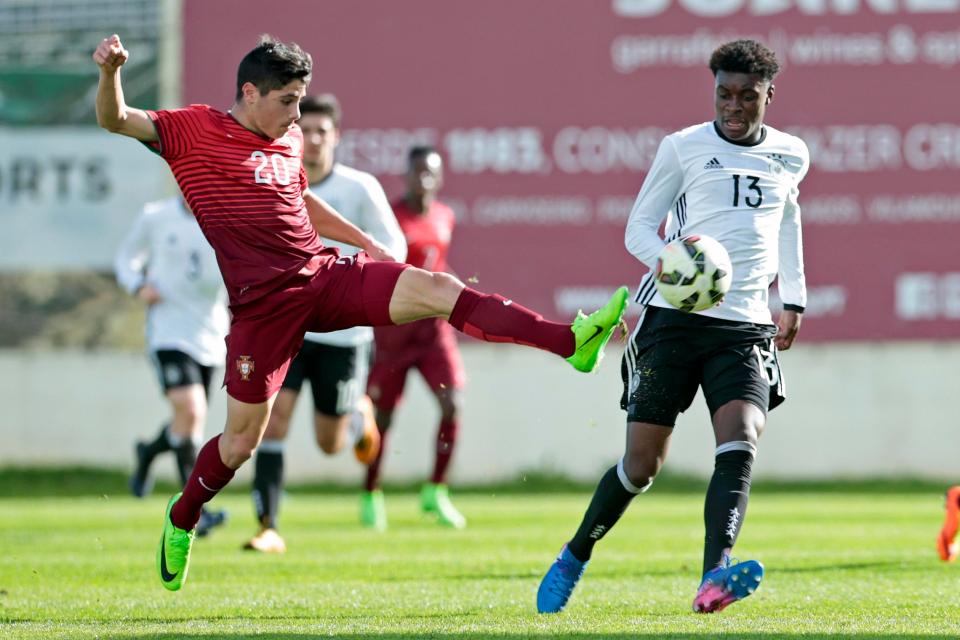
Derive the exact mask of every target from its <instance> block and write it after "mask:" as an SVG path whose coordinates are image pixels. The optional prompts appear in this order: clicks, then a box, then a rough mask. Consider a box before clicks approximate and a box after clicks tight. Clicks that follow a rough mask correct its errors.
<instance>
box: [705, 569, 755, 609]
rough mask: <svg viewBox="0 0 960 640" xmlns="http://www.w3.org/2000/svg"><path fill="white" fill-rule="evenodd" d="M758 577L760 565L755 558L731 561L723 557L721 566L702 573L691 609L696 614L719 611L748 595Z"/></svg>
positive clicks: (752, 590) (753, 588) (751, 591)
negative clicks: (733, 562) (744, 560)
mask: <svg viewBox="0 0 960 640" xmlns="http://www.w3.org/2000/svg"><path fill="white" fill-rule="evenodd" d="M761 580H763V565H762V564H760V563H759V562H757V561H756V560H747V561H746V562H740V563H737V564H731V563H730V559H729V558H727V557H725V558H724V562H723V564H722V565H720V566H718V567H717V568H715V569H711V570H710V571H707V572H706V573H705V574H703V581H702V582H701V583H700V588H699V589H697V596H696V597H695V598H694V599H693V610H694V611H695V612H697V613H713V612H715V611H722V610H723V609H725V608H726V607H728V606H729V605H731V604H733V603H734V602H736V601H737V600H743V599H744V598H746V597H747V596H749V595H751V594H752V593H753V592H754V591H756V590H757V588H758V587H759V586H760V581H761Z"/></svg>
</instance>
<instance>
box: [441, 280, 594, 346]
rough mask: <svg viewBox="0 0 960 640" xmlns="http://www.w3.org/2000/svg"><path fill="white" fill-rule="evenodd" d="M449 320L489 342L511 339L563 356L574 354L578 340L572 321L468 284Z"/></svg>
mask: <svg viewBox="0 0 960 640" xmlns="http://www.w3.org/2000/svg"><path fill="white" fill-rule="evenodd" d="M448 321H449V322H450V324H452V325H453V326H454V328H456V329H457V330H459V331H462V332H463V333H465V334H467V335H468V336H472V337H474V338H479V339H480V340H485V341H487V342H512V343H514V344H524V345H527V346H530V347H537V348H538V349H543V350H545V351H550V352H551V353H555V354H557V355H558V356H560V357H562V358H568V357H570V356H571V355H573V352H574V349H575V348H576V343H575V340H574V336H573V331H571V330H570V325H569V324H560V323H557V322H550V321H549V320H544V319H543V316H541V315H540V314H538V313H534V312H533V311H531V310H530V309H527V308H525V307H522V306H520V305H519V304H517V303H515V302H513V301H512V300H507V299H506V298H504V297H503V296H499V295H496V294H493V295H491V294H486V293H480V292H479V291H476V290H474V289H471V288H470V287H465V288H464V289H463V291H462V292H461V293H460V297H459V298H457V303H456V304H455V305H454V306H453V311H451V312H450V319H449V320H448Z"/></svg>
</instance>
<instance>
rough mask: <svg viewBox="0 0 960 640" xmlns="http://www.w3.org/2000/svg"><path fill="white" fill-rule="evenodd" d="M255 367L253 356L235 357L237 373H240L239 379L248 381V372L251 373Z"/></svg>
mask: <svg viewBox="0 0 960 640" xmlns="http://www.w3.org/2000/svg"><path fill="white" fill-rule="evenodd" d="M255 368H256V367H255V365H254V363H253V358H251V357H250V356H240V357H239V358H237V373H239V374H240V379H241V380H243V381H244V382H250V374H251V373H253V371H254V369H255Z"/></svg>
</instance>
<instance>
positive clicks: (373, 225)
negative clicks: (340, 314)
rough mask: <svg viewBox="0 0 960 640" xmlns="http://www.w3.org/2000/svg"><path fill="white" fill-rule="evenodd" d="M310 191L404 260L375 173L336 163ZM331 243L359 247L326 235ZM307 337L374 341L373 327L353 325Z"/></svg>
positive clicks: (342, 342) (345, 250)
mask: <svg viewBox="0 0 960 640" xmlns="http://www.w3.org/2000/svg"><path fill="white" fill-rule="evenodd" d="M310 191H312V192H313V193H315V194H316V195H318V196H320V197H321V198H322V199H323V200H324V201H325V202H327V204H329V205H330V206H332V207H333V208H334V209H336V210H337V212H338V213H339V214H340V215H342V216H343V217H344V218H346V219H347V220H349V221H350V222H352V223H353V224H355V225H356V226H358V227H360V229H361V230H362V231H366V232H367V233H369V234H370V235H371V236H373V237H374V238H375V239H376V240H378V241H379V242H381V243H382V244H384V245H385V246H386V247H387V248H388V249H390V251H391V252H392V253H393V255H394V256H396V258H397V260H398V261H400V262H403V260H404V259H405V258H406V256H407V243H406V240H404V238H403V232H402V231H401V230H400V225H399V224H398V223H397V218H396V217H395V216H394V215H393V209H391V208H390V202H389V201H388V200H387V194H385V193H384V192H383V187H381V186H380V183H379V182H378V181H377V179H376V178H375V177H373V176H372V175H370V174H369V173H365V172H363V171H358V170H357V169H353V168H351V167H347V166H344V165H342V164H339V163H337V164H335V165H333V171H332V172H331V173H330V175H329V176H327V177H326V178H325V179H324V180H322V181H321V182H318V183H316V184H311V185H310ZM323 243H324V244H325V245H327V246H329V247H337V248H338V249H340V254H341V255H345V256H352V255H353V254H355V253H357V252H359V251H360V250H359V249H358V248H357V247H355V246H353V245H349V244H343V243H342V242H335V241H333V240H328V239H326V238H324V239H323ZM304 339H306V340H310V341H312V342H319V343H322V344H329V345H333V346H339V347H350V346H356V345H360V344H365V343H369V342H372V341H373V329H372V328H370V327H351V328H349V329H341V330H340V331H330V332H328V333H313V332H310V333H307V334H306V336H304Z"/></svg>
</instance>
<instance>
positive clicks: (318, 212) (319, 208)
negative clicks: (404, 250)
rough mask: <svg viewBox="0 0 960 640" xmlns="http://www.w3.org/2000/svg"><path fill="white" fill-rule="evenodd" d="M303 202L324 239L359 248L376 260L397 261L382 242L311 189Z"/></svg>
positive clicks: (314, 226) (305, 192)
mask: <svg viewBox="0 0 960 640" xmlns="http://www.w3.org/2000/svg"><path fill="white" fill-rule="evenodd" d="M303 201H304V202H305V203H306V205H307V215H308V216H310V223H311V224H312V225H313V228H314V229H316V230H317V233H318V234H320V235H321V236H323V237H324V238H329V239H331V240H336V241H337V242H344V243H346V244H352V245H353V246H355V247H359V248H360V249H363V250H364V251H366V252H367V254H369V255H370V257H371V258H373V259H374V260H386V261H389V262H396V261H397V258H396V256H395V255H394V254H393V253H392V252H391V251H390V250H389V249H388V248H387V247H385V246H384V245H383V244H382V243H381V242H379V241H378V240H377V239H376V238H374V237H373V236H371V235H370V234H368V233H364V232H363V231H362V230H361V229H360V228H359V227H357V226H356V225H355V224H353V223H352V222H350V221H349V220H347V219H346V218H344V217H343V216H341V215H340V214H339V213H337V211H336V210H335V209H334V208H333V207H331V206H330V205H329V204H327V203H326V202H325V201H324V200H323V198H320V197H319V196H317V195H316V194H315V193H313V192H312V191H310V190H309V189H307V190H306V191H304V192H303Z"/></svg>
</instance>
